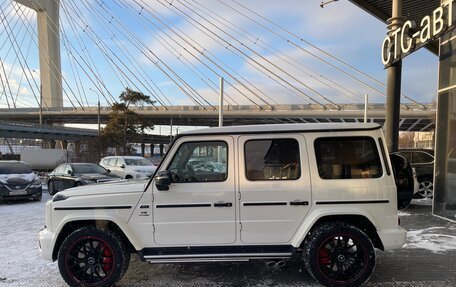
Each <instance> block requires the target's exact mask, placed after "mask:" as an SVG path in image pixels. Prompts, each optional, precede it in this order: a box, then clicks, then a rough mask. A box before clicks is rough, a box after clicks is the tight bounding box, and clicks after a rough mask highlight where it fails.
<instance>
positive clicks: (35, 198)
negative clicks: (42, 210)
mask: <svg viewBox="0 0 456 287" xmlns="http://www.w3.org/2000/svg"><path fill="white" fill-rule="evenodd" d="M42 198H43V194H42V193H40V195H38V196H36V197H34V198H33V201H41V199H42Z"/></svg>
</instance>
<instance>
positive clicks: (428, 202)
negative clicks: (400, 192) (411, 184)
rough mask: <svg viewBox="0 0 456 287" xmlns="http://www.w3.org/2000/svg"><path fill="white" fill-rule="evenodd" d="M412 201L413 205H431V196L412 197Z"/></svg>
mask: <svg viewBox="0 0 456 287" xmlns="http://www.w3.org/2000/svg"><path fill="white" fill-rule="evenodd" d="M412 203H413V204H415V205H432V199H431V198H422V199H413V200H412Z"/></svg>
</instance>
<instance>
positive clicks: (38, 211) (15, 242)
mask: <svg viewBox="0 0 456 287" xmlns="http://www.w3.org/2000/svg"><path fill="white" fill-rule="evenodd" d="M49 199H50V196H49V194H48V193H43V199H42V201H41V202H33V201H20V202H12V203H11V204H8V203H0V238H1V239H2V240H1V244H0V262H1V266H2V268H0V286H8V287H9V286H11V287H14V286H66V285H65V284H64V282H63V280H62V279H61V277H60V273H59V272H58V268H57V264H56V263H51V262H48V261H45V260H44V259H42V258H41V257H40V255H39V252H38V231H39V230H40V229H41V228H43V226H44V221H45V214H44V205H45V203H46V201H47V200H49Z"/></svg>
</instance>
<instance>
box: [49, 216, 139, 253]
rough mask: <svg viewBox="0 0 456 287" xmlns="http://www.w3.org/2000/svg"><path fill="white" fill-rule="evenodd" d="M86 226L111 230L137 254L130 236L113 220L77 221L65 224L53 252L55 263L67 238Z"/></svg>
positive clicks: (129, 249)
mask: <svg viewBox="0 0 456 287" xmlns="http://www.w3.org/2000/svg"><path fill="white" fill-rule="evenodd" d="M85 226H95V227H99V228H101V229H106V230H111V231H113V232H115V233H116V234H117V235H119V236H120V238H121V239H122V241H123V242H124V243H125V246H126V247H127V250H128V251H129V252H130V253H133V252H136V248H135V247H134V246H133V244H132V243H131V241H130V239H129V238H128V236H127V235H126V234H125V233H124V232H123V231H122V229H121V228H120V227H119V226H118V225H117V224H116V223H115V222H113V221H111V220H106V219H102V220H93V219H91V220H75V221H69V222H67V223H65V225H64V226H63V227H62V228H61V230H60V232H59V234H58V236H57V239H56V241H55V244H54V248H53V251H52V260H53V261H55V260H57V254H58V252H59V249H60V246H61V245H62V243H63V241H64V240H65V238H67V237H68V235H70V234H71V233H72V232H73V231H75V230H78V229H80V228H82V227H85Z"/></svg>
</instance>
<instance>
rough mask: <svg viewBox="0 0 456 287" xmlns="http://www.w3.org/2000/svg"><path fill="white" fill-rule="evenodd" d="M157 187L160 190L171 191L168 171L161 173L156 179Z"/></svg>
mask: <svg viewBox="0 0 456 287" xmlns="http://www.w3.org/2000/svg"><path fill="white" fill-rule="evenodd" d="M154 181H155V186H156V187H157V189H158V190H169V185H170V184H171V180H170V178H169V172H168V171H160V172H159V173H158V174H157V175H156V176H155V178H154Z"/></svg>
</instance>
